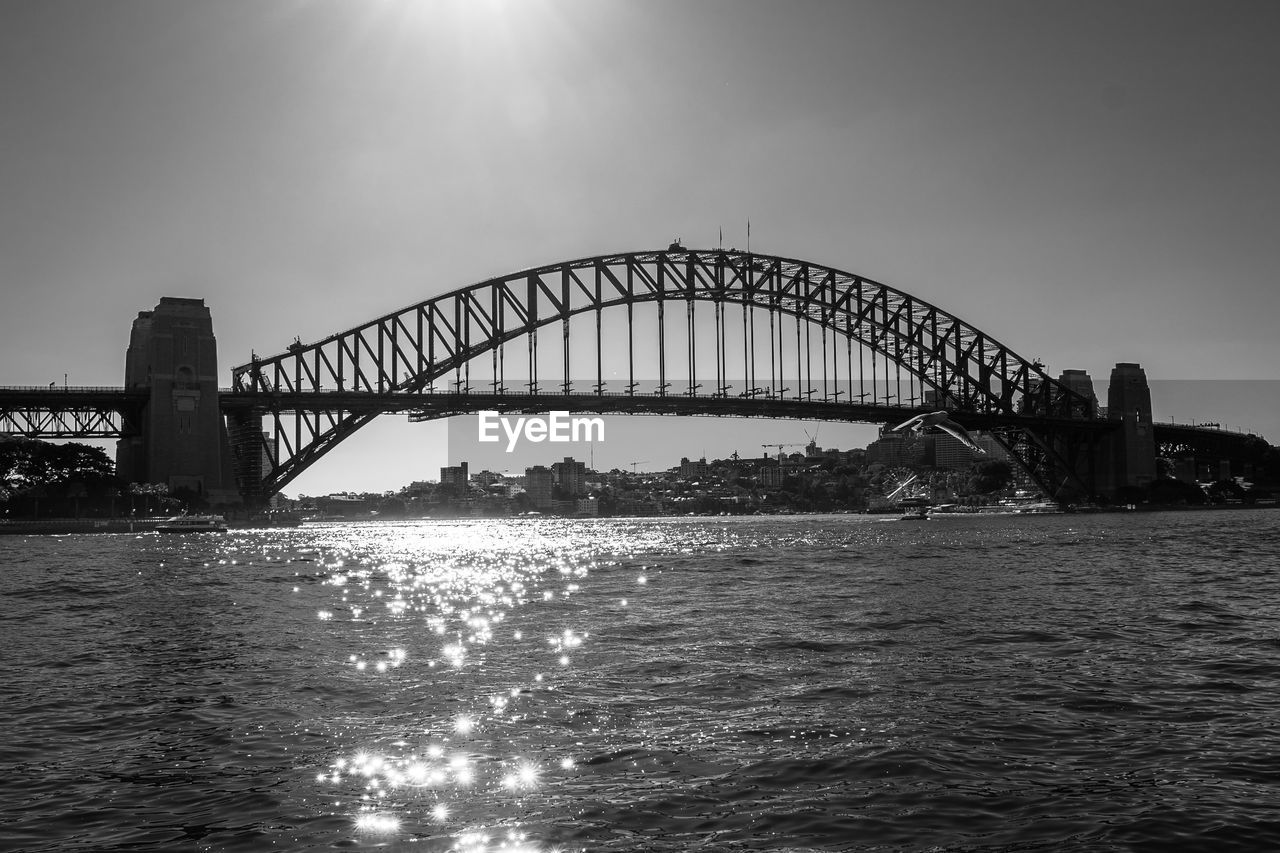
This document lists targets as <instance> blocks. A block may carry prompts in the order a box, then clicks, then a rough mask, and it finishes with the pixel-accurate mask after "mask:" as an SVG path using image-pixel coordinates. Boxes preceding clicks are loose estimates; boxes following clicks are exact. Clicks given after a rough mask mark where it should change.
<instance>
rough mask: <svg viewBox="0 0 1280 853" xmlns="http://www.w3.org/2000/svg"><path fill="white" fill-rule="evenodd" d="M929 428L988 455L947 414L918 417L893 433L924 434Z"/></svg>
mask: <svg viewBox="0 0 1280 853" xmlns="http://www.w3.org/2000/svg"><path fill="white" fill-rule="evenodd" d="M929 427H937V428H938V429H940V430H942V431H943V432H945V433H947V434H948V435H951V436H954V437H955V439H956V440H957V441H959V442H960V443H961V444H963V445H964V446H965V447H967V448H969V449H970V450H972V451H973V452H974V453H986V452H987V451H986V449H985V448H983V447H979V446H978V444H977V442H975V441H974V440H973V438H972V437H971V436H970V435H969V431H968V430H966V429H965V428H964V427H962V426H960V424H958V423H956V422H955V421H953V420H951V417H950V416H949V415H948V414H947V413H946V412H930V413H929V414H927V415H916V416H915V417H914V418H912V419H911V420H909V421H903V422H902V423H900V424H898V425H897V426H896V427H894V428H893V432H902V431H903V430H913V431H917V432H923V431H924V430H926V429H928V428H929Z"/></svg>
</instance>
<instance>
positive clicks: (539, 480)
mask: <svg viewBox="0 0 1280 853" xmlns="http://www.w3.org/2000/svg"><path fill="white" fill-rule="evenodd" d="M554 484H555V478H554V475H553V474H552V473H551V469H550V468H548V467H547V466H545V465H534V466H533V467H532V468H526V469H524V490H525V492H526V493H528V495H529V500H530V501H532V503H533V505H534V507H535V508H536V509H550V508H551V505H552V502H553V499H552V497H551V489H552V487H553V485H554Z"/></svg>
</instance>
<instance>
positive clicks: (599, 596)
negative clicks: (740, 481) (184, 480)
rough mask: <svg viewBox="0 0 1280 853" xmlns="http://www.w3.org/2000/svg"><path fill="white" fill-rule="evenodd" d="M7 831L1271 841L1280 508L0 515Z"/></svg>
mask: <svg viewBox="0 0 1280 853" xmlns="http://www.w3.org/2000/svg"><path fill="white" fill-rule="evenodd" d="M0 566H2V567H3V568H2V571H3V573H2V574H0V639H2V640H3V646H2V647H0V648H3V652H4V657H3V664H2V666H3V676H4V677H3V680H2V681H0V727H3V729H2V731H3V750H2V752H0V770H3V773H0V803H2V805H0V849H5V850H28V851H77V850H84V851H87V850H94V851H106V850H143V851H169V850H196V851H206V850H207V851H215V850H216V851H222V850H226V851H240V850H243V851H257V850H326V849H364V848H378V849H384V850H411V851H422V853H430V851H476V853H479V851H490V850H526V851H553V850H556V851H577V850H581V851H592V850H603V851H678V850H709V851H715V850H726V851H732V850H752V851H756V850H790V851H814V850H823V851H826V850H895V851H896V850H904V851H908V850H909V851H915V850H919V851H934V850H972V851H976V850H1008V851H1012V850H1151V851H1164V850H1174V849H1194V850H1271V849H1280V818H1277V817H1276V814H1277V811H1276V801H1277V792H1278V791H1280V759H1277V753H1278V752H1280V728H1278V727H1280V690H1278V689H1277V688H1278V687H1280V684H1278V680H1280V679H1278V676H1280V665H1278V664H1277V655H1278V654H1280V606H1278V604H1277V602H1280V580H1278V577H1280V513H1278V512H1275V511H1247V510H1243V511H1234V512H1217V513H1212V512H1203V513H1178V514H1173V513H1170V514H1140V515H1087V516H1041V517H1016V516H1006V517H993V518H974V517H956V518H942V519H935V520H933V521H930V522H928V523H924V524H920V523H915V524H911V523H885V522H883V521H880V520H879V519H876V518H868V517H861V516H832V517H813V518H782V519H679V520H635V521H591V522H569V521H556V520H530V521H524V520H521V521H500V522H489V521H475V522H459V523H451V522H450V523H445V522H422V523H405V524H347V525H328V526H313V527H303V528H300V529H297V530H289V531H252V532H250V531H243V532H238V533H236V532H233V533H231V534H228V535H225V536H194V537H190V538H164V537H161V536H157V535H154V534H150V535H145V536H62V537H26V538H20V537H3V538H0Z"/></svg>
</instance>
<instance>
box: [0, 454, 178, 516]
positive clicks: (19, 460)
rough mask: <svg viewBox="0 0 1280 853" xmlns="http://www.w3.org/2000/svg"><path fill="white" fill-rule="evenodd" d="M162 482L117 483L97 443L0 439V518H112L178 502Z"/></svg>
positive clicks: (111, 464)
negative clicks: (94, 445) (58, 442)
mask: <svg viewBox="0 0 1280 853" xmlns="http://www.w3.org/2000/svg"><path fill="white" fill-rule="evenodd" d="M181 497H182V496H179V495H170V494H169V489H168V487H167V486H165V485H164V484H162V483H123V482H121V480H120V479H119V477H117V476H116V466H115V462H113V461H112V459H111V457H110V456H108V455H107V453H106V451H104V450H102V448H100V447H93V446H91V445H87V444H80V443H77V442H74V441H72V442H66V443H64V444H52V443H50V442H47V441H40V440H39V439H33V438H23V437H20V436H17V437H7V438H3V439H0V518H8V519H17V518H54V517H58V518H82V517H115V516H121V515H128V514H130V513H134V514H137V515H150V514H153V513H157V512H160V513H171V512H175V511H177V510H179V509H181V508H183V506H184V501H183V500H181Z"/></svg>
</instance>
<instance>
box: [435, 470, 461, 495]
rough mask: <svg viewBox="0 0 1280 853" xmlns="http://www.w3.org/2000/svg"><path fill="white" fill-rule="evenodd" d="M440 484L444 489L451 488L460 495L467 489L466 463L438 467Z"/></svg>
mask: <svg viewBox="0 0 1280 853" xmlns="http://www.w3.org/2000/svg"><path fill="white" fill-rule="evenodd" d="M440 485H441V487H442V488H445V489H452V490H453V491H454V492H455V493H456V494H459V495H462V494H465V493H466V491H467V463H466V462H463V463H462V464H460V465H450V466H447V467H445V468H441V469H440Z"/></svg>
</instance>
